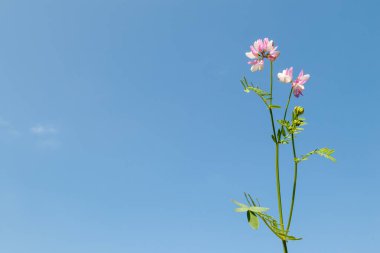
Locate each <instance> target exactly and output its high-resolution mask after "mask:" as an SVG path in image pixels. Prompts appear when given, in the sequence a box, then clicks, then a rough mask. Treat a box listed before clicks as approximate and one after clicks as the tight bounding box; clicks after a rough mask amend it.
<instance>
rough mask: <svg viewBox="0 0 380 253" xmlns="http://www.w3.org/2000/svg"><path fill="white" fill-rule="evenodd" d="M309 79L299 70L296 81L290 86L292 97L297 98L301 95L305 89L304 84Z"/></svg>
mask: <svg viewBox="0 0 380 253" xmlns="http://www.w3.org/2000/svg"><path fill="white" fill-rule="evenodd" d="M309 78H310V75H309V74H306V75H304V74H303V70H301V72H300V74H299V75H298V77H297V79H296V80H295V81H294V82H293V84H292V87H293V94H294V96H296V97H299V96H300V95H303V94H302V91H303V90H304V89H305V87H304V84H305V83H306V82H307V81H308V80H309Z"/></svg>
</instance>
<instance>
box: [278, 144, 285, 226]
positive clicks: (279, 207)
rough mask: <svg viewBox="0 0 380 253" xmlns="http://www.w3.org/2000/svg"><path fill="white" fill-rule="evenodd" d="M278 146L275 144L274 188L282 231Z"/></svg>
mask: <svg viewBox="0 0 380 253" xmlns="http://www.w3.org/2000/svg"><path fill="white" fill-rule="evenodd" d="M278 147H279V144H278V143H276V186H277V187H276V188H277V202H278V214H279V216H280V223H281V228H282V230H284V218H283V216H282V202H281V183H280V166H279V150H278Z"/></svg>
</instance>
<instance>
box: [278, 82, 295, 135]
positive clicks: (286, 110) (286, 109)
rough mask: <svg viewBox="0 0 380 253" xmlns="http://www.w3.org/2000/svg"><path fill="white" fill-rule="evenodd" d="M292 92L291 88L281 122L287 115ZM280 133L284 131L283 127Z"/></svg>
mask: <svg viewBox="0 0 380 253" xmlns="http://www.w3.org/2000/svg"><path fill="white" fill-rule="evenodd" d="M292 92H293V87H292V88H291V89H290V93H289V97H288V102H287V103H286V107H285V112H284V118H283V119H282V120H286V115H287V114H288V108H289V104H290V99H291V98H292ZM282 131H284V126H281V133H282ZM278 141H281V136H280V137H279V140H278Z"/></svg>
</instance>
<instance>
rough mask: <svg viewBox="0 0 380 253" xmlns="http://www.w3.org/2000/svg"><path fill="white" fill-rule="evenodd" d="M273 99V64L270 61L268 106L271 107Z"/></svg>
mask: <svg viewBox="0 0 380 253" xmlns="http://www.w3.org/2000/svg"><path fill="white" fill-rule="evenodd" d="M272 98H273V62H272V61H270V104H271V105H272Z"/></svg>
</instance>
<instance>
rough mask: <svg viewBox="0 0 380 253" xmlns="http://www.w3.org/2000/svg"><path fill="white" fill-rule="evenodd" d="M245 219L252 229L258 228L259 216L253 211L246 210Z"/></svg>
mask: <svg viewBox="0 0 380 253" xmlns="http://www.w3.org/2000/svg"><path fill="white" fill-rule="evenodd" d="M247 219H248V223H249V225H250V226H251V228H253V229H255V230H256V229H258V228H259V218H257V216H256V214H255V213H254V212H251V211H248V212H247Z"/></svg>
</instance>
